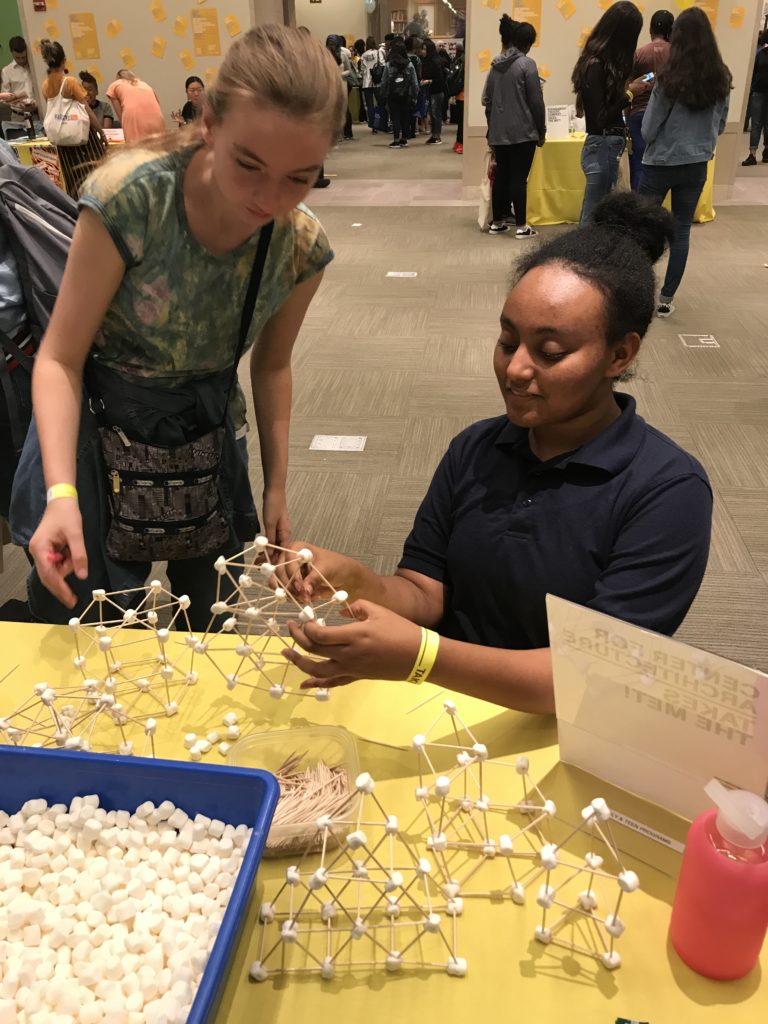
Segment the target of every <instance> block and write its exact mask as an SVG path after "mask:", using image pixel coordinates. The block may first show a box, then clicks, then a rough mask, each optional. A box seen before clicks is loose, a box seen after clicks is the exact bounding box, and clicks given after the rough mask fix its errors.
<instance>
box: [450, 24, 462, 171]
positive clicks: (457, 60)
mask: <svg viewBox="0 0 768 1024" xmlns="http://www.w3.org/2000/svg"><path fill="white" fill-rule="evenodd" d="M451 74H453V75H457V76H458V75H461V83H462V84H461V89H460V90H459V91H458V92H457V93H456V100H455V103H454V106H455V108H456V114H455V117H456V142H455V143H454V146H453V151H454V153H459V154H461V153H463V152H464V47H463V46H462V45H461V43H457V44H456V56H455V57H454V59H453V65H452V67H451Z"/></svg>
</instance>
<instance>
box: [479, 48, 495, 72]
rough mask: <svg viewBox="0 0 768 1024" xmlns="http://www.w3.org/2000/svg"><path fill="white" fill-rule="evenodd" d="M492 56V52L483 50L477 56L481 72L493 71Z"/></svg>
mask: <svg viewBox="0 0 768 1024" xmlns="http://www.w3.org/2000/svg"><path fill="white" fill-rule="evenodd" d="M491 60H492V54H491V51H490V50H481V51H480V52H479V53H478V55H477V63H478V66H479V68H480V70H481V71H490V70H491Z"/></svg>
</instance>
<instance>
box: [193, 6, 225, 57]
mask: <svg viewBox="0 0 768 1024" xmlns="http://www.w3.org/2000/svg"><path fill="white" fill-rule="evenodd" d="M191 15H192V39H193V43H194V47H195V55H196V56H197V57H219V56H220V55H221V40H220V38H219V12H218V11H217V9H216V8H215V7H198V8H197V9H196V10H193V11H192V12H191Z"/></svg>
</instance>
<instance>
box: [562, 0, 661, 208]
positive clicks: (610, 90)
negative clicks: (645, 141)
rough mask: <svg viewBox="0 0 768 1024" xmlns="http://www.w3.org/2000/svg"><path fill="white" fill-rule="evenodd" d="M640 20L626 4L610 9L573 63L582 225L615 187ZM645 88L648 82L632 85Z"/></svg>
mask: <svg viewBox="0 0 768 1024" xmlns="http://www.w3.org/2000/svg"><path fill="white" fill-rule="evenodd" d="M642 27H643V16H642V14H641V13H640V11H638V9H637V7H635V5H634V4H633V3H629V0H619V2H618V3H615V4H614V5H613V7H609V8H608V10H607V11H606V12H605V14H604V15H603V16H602V18H600V20H599V21H598V23H597V24H596V25H595V27H594V28H593V29H592V31H591V32H590V34H589V38H588V39H587V41H586V43H585V44H584V49H583V50H582V52H581V56H580V57H579V59H578V60H577V61H576V66H575V67H574V69H573V75H572V76H571V81H572V82H573V89H574V92H575V93H576V113H577V114H578V115H579V117H582V116H583V117H584V118H585V119H586V122H587V137H586V139H585V141H584V148H583V149H582V151H581V169H582V170H583V171H584V176H585V178H586V188H585V189H584V201H583V203H582V206H581V222H582V223H584V221H586V220H587V219H588V218H589V215H590V214H591V212H592V210H593V209H594V208H595V206H596V205H597V204H598V203H599V202H600V200H601V199H602V198H603V196H605V195H607V194H608V193H609V192H610V191H611V190H612V189H613V188H614V187H615V185H616V182H617V180H618V177H619V160H620V159H621V155H622V153H623V152H624V149H625V147H626V144H627V128H626V125H625V124H624V116H623V111H624V108H625V107H626V106H627V103H628V102H629V103H631V102H632V100H633V99H634V92H633V90H632V86H630V88H629V89H627V83H628V82H629V79H630V75H631V73H632V62H633V61H634V59H635V50H636V49H637V39H638V36H639V35H640V29H641V28H642ZM632 85H633V86H636V87H638V88H642V89H645V88H646V83H644V82H640V83H636V82H633V83H632Z"/></svg>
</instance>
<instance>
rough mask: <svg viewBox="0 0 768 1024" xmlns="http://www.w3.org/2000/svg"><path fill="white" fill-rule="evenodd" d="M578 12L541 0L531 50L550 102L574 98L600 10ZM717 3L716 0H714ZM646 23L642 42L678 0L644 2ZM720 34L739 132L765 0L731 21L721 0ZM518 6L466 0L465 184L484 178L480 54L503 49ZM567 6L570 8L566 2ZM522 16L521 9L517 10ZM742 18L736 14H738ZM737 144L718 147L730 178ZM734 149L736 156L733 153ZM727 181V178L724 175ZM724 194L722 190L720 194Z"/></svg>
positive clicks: (580, 2)
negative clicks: (574, 80)
mask: <svg viewBox="0 0 768 1024" xmlns="http://www.w3.org/2000/svg"><path fill="white" fill-rule="evenodd" d="M711 2H712V0H710V3H711ZM573 3H574V5H575V7H576V11H575V13H574V14H573V15H572V16H571V17H570V18H567V19H566V18H563V16H562V15H561V14H560V12H559V10H558V7H557V2H556V0H542V17H541V36H540V39H539V40H538V45H537V46H536V47H535V48H534V49H533V50H531V54H530V56H531V57H532V58H533V59H534V60H535V61H536V63H537V64H538V65H539V70H540V72H541V74H542V77H545V78H546V84H545V85H544V100H545V102H546V103H548V104H558V103H572V102H573V93H572V89H571V82H570V77H571V72H572V70H573V65H574V64H575V63H576V59H577V57H578V54H579V40H580V38H581V37H582V33H583V32H584V30H585V29H591V28H592V27H593V26H594V24H595V23H596V22H597V20H598V17H599V15H600V14H601V10H600V7H598V5H597V4H596V3H593V2H590V3H585V2H584V0H573ZM714 3H715V4H717V0H714ZM642 6H643V8H644V24H643V29H642V32H641V35H640V42H641V43H644V42H646V41H647V40H648V39H649V38H650V36H649V33H648V24H649V20H650V15H651V14H652V13H653V11H654V10H657V9H659V8H661V7H664V6H667V7H668V8H670V9H671V10H676V9H677V7H676V5H675V4H666V5H665V4H664V3H662V2H659V3H657V4H653V3H648V2H646V3H644V4H643V5H642ZM718 6H719V9H718V16H717V27H716V35H717V39H718V43H719V45H720V49H721V51H722V54H723V59H724V60H725V62H726V63H727V64H728V66H729V67H730V69H731V72H732V73H733V78H734V90H733V92H732V94H731V104H730V113H729V125H728V129H727V130H728V134H729V135H736V134H737V133H738V132H739V131H740V126H741V125H742V124H743V123H744V111H745V106H746V102H747V90H748V86H749V81H750V78H751V75H752V63H753V55H754V50H755V39H756V35H757V31H758V21H760V20H761V16H762V9H763V0H740V6H741V7H743V8H744V12H745V13H744V16H743V18H742V19H741V21H740V23H738V24H734V25H732V24H731V12H732V11H733V10H734V9H736V10H738V8H734V6H733V5H732V4H731V3H729V2H725V0H721V2H720V3H719V5H718ZM505 8H506V9H507V10H512V13H513V16H514V10H513V9H512V6H511V4H510V3H506V4H505V5H504V6H503V7H502V6H499V7H498V8H497V9H496V10H494V9H492V8H491V7H489V6H484V5H483V3H482V2H481V0H467V96H466V106H465V110H466V124H465V128H466V131H465V138H466V140H467V141H466V142H465V150H464V152H465V156H464V169H463V176H464V184H465V185H477V184H478V183H479V180H480V175H481V167H482V156H483V153H484V151H485V114H484V111H483V106H482V103H481V97H482V90H483V84H484V82H485V78H486V72H485V71H484V70H481V66H480V61H481V55H484V56H486V58H487V55H488V53H490V54H491V55H495V54H497V53H498V52H499V49H500V43H499V18H500V17H501V14H502V13H503V11H504V9H505ZM566 9H567V8H566ZM518 17H519V18H520V20H523V15H522V14H518ZM736 20H737V21H738V19H736ZM737 148H738V146H737V144H736V143H735V141H733V140H730V139H728V140H726V139H724V140H723V141H722V142H721V145H720V147H719V151H721V150H722V151H723V152H722V156H723V160H722V163H723V165H724V166H723V167H722V168H719V171H720V172H721V173H719V174H718V178H720V177H721V174H722V173H725V172H726V171H727V176H728V180H729V181H730V180H732V178H733V170H734V167H733V166H732V165H733V164H734V161H735V153H736V150H737ZM732 154H733V157H732ZM721 184H725V181H724V180H723V181H721ZM720 195H721V197H722V196H723V193H721V194H720Z"/></svg>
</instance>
